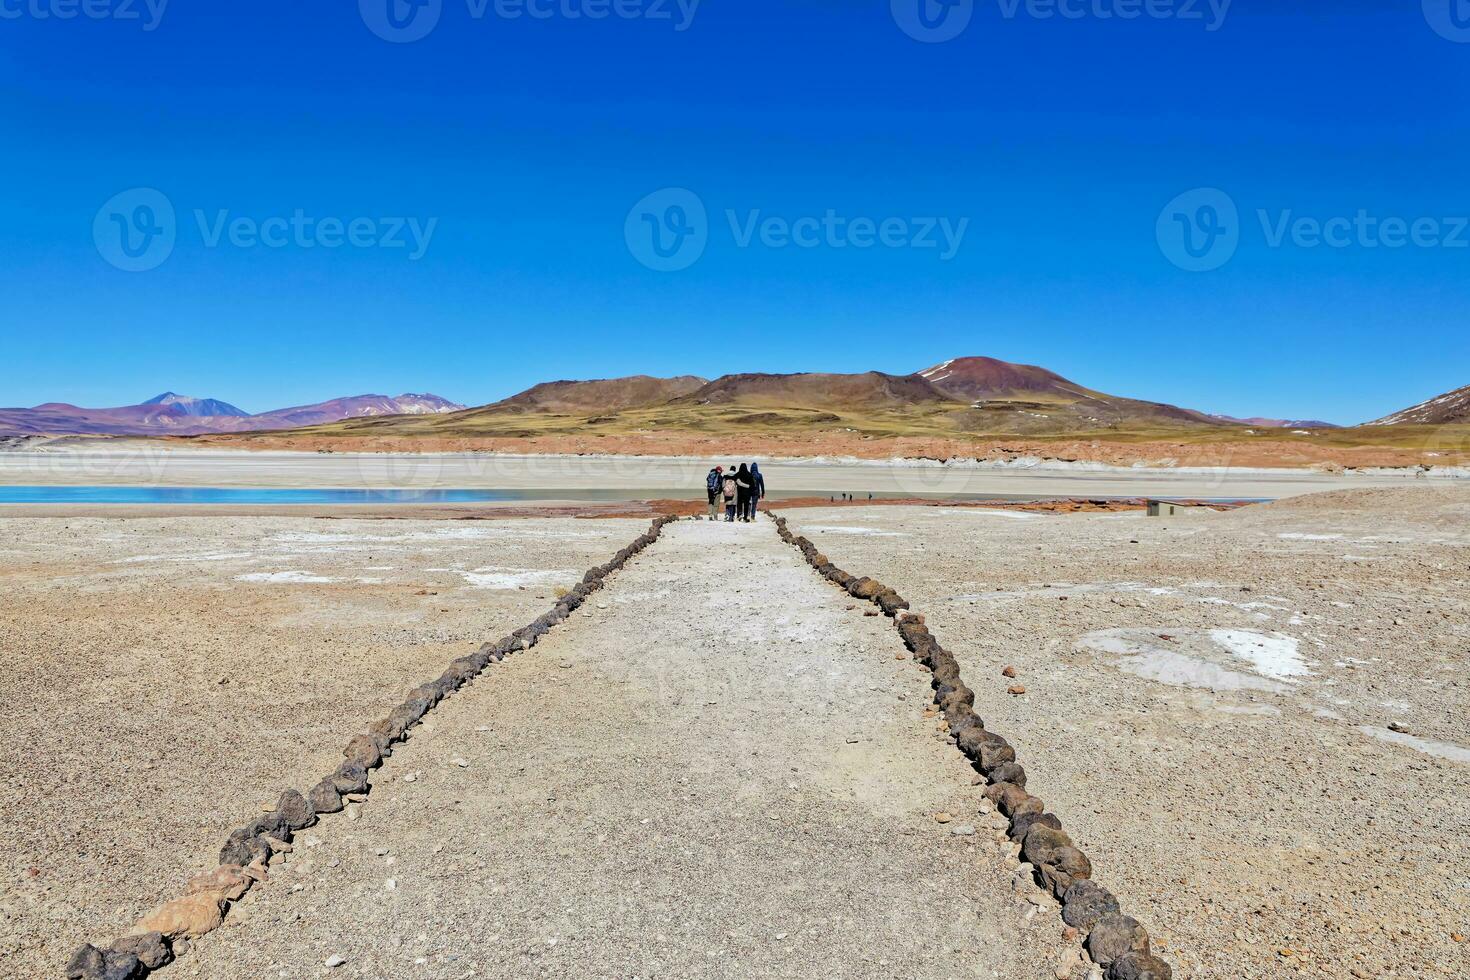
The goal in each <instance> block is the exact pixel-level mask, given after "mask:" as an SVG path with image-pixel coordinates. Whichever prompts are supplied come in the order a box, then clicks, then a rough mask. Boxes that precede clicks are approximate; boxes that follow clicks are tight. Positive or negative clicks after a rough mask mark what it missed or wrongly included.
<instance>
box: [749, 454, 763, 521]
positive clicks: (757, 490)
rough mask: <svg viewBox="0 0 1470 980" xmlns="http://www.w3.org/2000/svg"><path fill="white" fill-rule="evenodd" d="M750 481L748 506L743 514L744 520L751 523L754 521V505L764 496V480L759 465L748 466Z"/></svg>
mask: <svg viewBox="0 0 1470 980" xmlns="http://www.w3.org/2000/svg"><path fill="white" fill-rule="evenodd" d="M750 480H751V483H752V484H753V486H752V487H751V490H750V506H749V507H748V508H747V510H746V512H745V519H746V520H748V521H753V520H755V508H756V505H757V504H759V503H760V501H761V498H762V497H764V496H765V495H766V478H765V477H763V476H761V466H760V464H759V463H751V464H750Z"/></svg>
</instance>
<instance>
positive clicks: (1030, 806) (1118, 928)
mask: <svg viewBox="0 0 1470 980" xmlns="http://www.w3.org/2000/svg"><path fill="white" fill-rule="evenodd" d="M766 513H767V515H768V516H769V517H771V518H772V519H773V520H774V521H775V522H776V530H777V533H778V534H779V535H780V536H781V540H782V541H785V542H786V543H787V544H790V545H792V546H794V547H795V548H797V549H798V550H799V551H800V552H801V553H802V555H804V556H805V557H806V560H807V563H808V564H810V565H811V566H812V567H813V568H815V569H816V570H817V571H818V572H819V573H820V574H821V575H822V576H823V577H824V578H826V579H827V580H828V581H830V582H832V583H833V584H834V585H837V586H838V587H840V588H842V589H844V590H846V591H847V593H848V594H849V595H851V596H853V597H854V598H857V599H864V600H866V601H868V602H871V603H873V604H874V605H876V606H878V607H879V608H880V609H882V610H883V613H884V614H885V615H887V616H889V617H891V618H892V619H893V620H894V623H895V625H896V626H897V628H898V633H899V635H900V636H901V637H903V642H904V645H905V646H907V647H908V648H909V650H911V651H913V654H914V659H915V660H916V661H917V662H918V663H919V664H920V665H922V666H924V667H926V668H928V669H929V670H930V671H931V672H932V673H933V675H934V676H933V685H934V703H935V704H937V705H938V706H939V708H940V709H941V710H942V711H943V712H944V718H945V721H946V722H947V723H948V726H949V735H950V738H951V739H952V740H953V742H954V744H955V745H956V746H957V747H958V748H959V750H960V751H961V752H962V753H964V755H965V757H966V758H967V759H969V760H970V762H971V763H972V764H973V765H974V767H975V768H976V769H977V770H979V771H980V772H981V773H982V774H983V775H984V776H985V778H986V780H987V781H988V782H989V784H990V785H989V787H988V788H987V789H986V790H985V796H986V798H987V799H989V800H990V801H991V802H992V803H994V804H995V806H996V808H997V809H999V810H1000V812H1001V813H1002V814H1004V815H1005V816H1006V817H1008V818H1009V819H1010V829H1009V831H1008V836H1009V837H1010V839H1011V840H1012V841H1014V842H1015V843H1018V844H1020V845H1021V854H1022V856H1023V857H1024V858H1025V859H1026V860H1027V861H1029V862H1030V863H1031V864H1032V865H1033V866H1034V867H1035V869H1036V870H1035V877H1036V883H1037V884H1038V885H1040V886H1041V887H1042V888H1044V889H1046V890H1047V891H1048V892H1050V893H1051V894H1052V895H1053V896H1055V897H1056V899H1057V900H1058V901H1059V902H1061V904H1062V921H1063V922H1065V923H1066V924H1067V925H1069V926H1071V927H1073V928H1075V929H1078V930H1079V931H1081V932H1084V933H1086V934H1087V942H1086V945H1087V951H1088V954H1089V955H1090V956H1091V957H1092V960H1093V962H1094V963H1096V964H1097V965H1098V966H1099V967H1101V968H1104V969H1105V970H1106V971H1107V977H1108V980H1172V977H1173V968H1172V967H1170V966H1169V964H1168V963H1166V962H1164V961H1163V960H1162V959H1160V958H1159V957H1157V956H1154V955H1153V953H1152V951H1151V950H1150V948H1149V938H1148V931H1147V930H1146V929H1144V927H1143V926H1142V925H1140V924H1139V922H1138V921H1137V920H1136V919H1133V918H1131V917H1129V916H1126V915H1124V914H1122V912H1121V911H1120V908H1119V905H1118V900H1117V899H1116V898H1115V897H1113V894H1112V893H1111V892H1110V891H1108V890H1107V889H1106V888H1104V887H1102V886H1101V885H1099V884H1097V883H1095V882H1094V881H1093V880H1092V862H1091V861H1089V860H1088V859H1087V855H1085V854H1083V853H1082V852H1081V851H1080V850H1078V848H1077V847H1076V846H1075V845H1074V844H1073V843H1072V839H1071V838H1070V837H1068V836H1067V834H1066V832H1064V831H1063V830H1062V821H1061V819H1060V818H1059V817H1057V816H1056V815H1055V814H1053V813H1047V812H1046V809H1045V804H1043V803H1042V801H1041V800H1040V799H1039V798H1037V797H1035V796H1032V795H1030V794H1029V793H1027V792H1026V770H1025V769H1023V768H1022V767H1021V764H1020V763H1019V762H1017V761H1016V750H1015V749H1014V748H1012V747H1011V743H1009V742H1007V741H1006V740H1005V739H1004V738H1002V737H1000V736H999V735H997V734H995V733H994V732H991V731H987V730H986V728H985V722H984V721H982V720H981V718H980V717H979V716H978V715H976V714H975V692H974V691H972V690H970V688H969V687H967V686H966V685H965V682H964V681H963V680H962V679H961V678H960V668H959V663H958V662H957V661H956V660H955V658H954V655H953V654H951V653H950V652H949V651H948V650H946V649H944V648H943V647H942V646H940V645H939V642H938V641H937V640H935V639H934V636H933V635H932V634H931V633H930V632H929V628H928V627H927V626H925V625H924V617H923V616H921V615H918V614H916V613H913V612H911V611H909V604H908V602H907V601H906V600H905V599H904V598H903V597H902V596H901V595H899V594H898V593H897V592H895V591H894V590H893V589H891V588H889V587H888V586H885V585H884V584H883V583H881V582H878V581H875V580H874V579H871V578H866V577H863V578H858V577H856V576H854V575H851V574H849V573H847V572H845V571H843V570H842V569H840V568H838V567H837V566H836V565H833V564H832V562H831V561H829V560H828V558H827V556H826V555H824V554H822V553H821V551H820V550H819V549H818V548H817V546H816V545H815V544H813V543H812V542H811V541H810V540H808V539H807V538H804V537H802V536H800V535H795V534H792V533H791V531H790V530H789V529H788V528H787V526H786V518H784V517H780V516H778V515H777V514H775V513H774V512H771V511H767V512H766Z"/></svg>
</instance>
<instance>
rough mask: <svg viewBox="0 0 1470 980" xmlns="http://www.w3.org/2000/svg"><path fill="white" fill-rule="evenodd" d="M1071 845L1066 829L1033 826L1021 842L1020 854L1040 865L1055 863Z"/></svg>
mask: <svg viewBox="0 0 1470 980" xmlns="http://www.w3.org/2000/svg"><path fill="white" fill-rule="evenodd" d="M1071 847H1072V838H1070V837H1068V836H1067V834H1066V831H1062V830H1057V829H1055V828H1053V827H1046V826H1033V827H1032V828H1031V829H1030V830H1029V831H1027V833H1026V839H1025V840H1024V841H1023V842H1022V843H1021V856H1022V857H1024V858H1025V859H1026V860H1027V861H1030V862H1031V863H1032V864H1034V865H1036V866H1037V867H1040V866H1041V865H1043V864H1056V863H1057V862H1058V861H1059V860H1060V859H1061V857H1062V855H1063V852H1065V851H1066V850H1067V849H1069V848H1071Z"/></svg>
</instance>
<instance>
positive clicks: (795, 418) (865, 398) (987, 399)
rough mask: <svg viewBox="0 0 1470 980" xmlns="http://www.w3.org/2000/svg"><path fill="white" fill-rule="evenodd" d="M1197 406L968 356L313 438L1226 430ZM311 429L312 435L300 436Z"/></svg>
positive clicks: (508, 402)
mask: <svg viewBox="0 0 1470 980" xmlns="http://www.w3.org/2000/svg"><path fill="white" fill-rule="evenodd" d="M1223 428H1225V424H1224V423H1222V422H1219V421H1217V420H1214V419H1211V418H1209V417H1207V416H1205V415H1202V414H1200V413H1199V412H1192V411H1189V410H1187V409H1182V408H1177V407H1175V406H1173V405H1163V404H1159V403H1155V402H1145V401H1138V400H1136V399H1130V398H1119V397H1117V396H1114V395H1107V394H1103V393H1102V392H1097V391H1093V390H1092V389H1090V388H1085V387H1083V386H1082V385H1079V384H1077V383H1075V382H1073V381H1069V380H1067V379H1066V378H1063V377H1062V376H1061V375H1058V374H1056V373H1054V372H1052V371H1047V370H1046V369H1044V368H1039V367H1034V366H1031V365H1025V364H1009V363H1007V362H1005V361H998V360H995V359H994V358H986V357H965V358H956V359H954V360H950V361H946V362H945V363H944V364H941V365H938V366H936V367H933V368H930V369H929V370H927V371H921V372H919V373H917V374H902V375H900V374H886V373H884V372H881V371H866V372H863V373H860V374H805V373H803V374H728V375H725V376H724V377H721V378H717V379H716V380H714V381H709V382H706V381H703V380H702V379H699V378H690V377H680V378H667V379H659V378H650V377H646V376H638V377H633V378H615V379H605V380H599V381H556V382H550V383H548V384H541V385H537V386H536V387H534V388H531V389H528V390H527V391H524V392H521V393H520V394H518V395H513V396H511V397H510V398H507V399H504V400H503V401H499V402H496V403H494V404H492V405H486V406H484V407H481V408H472V409H468V410H466V411H462V412H455V413H453V414H447V415H438V416H433V417H426V418H414V419H409V418H402V419H392V420H381V421H380V420H374V419H354V420H349V421H346V422H341V423H336V424H333V425H328V426H324V427H321V428H319V429H316V430H313V431H312V432H311V433H309V434H310V435H312V436H318V435H321V436H332V435H337V436H342V435H351V436H364V437H371V438H378V437H384V438H390V437H396V436H434V437H440V438H447V439H458V440H475V439H484V438H532V437H541V436H561V435H566V436H574V437H579V438H598V437H602V436H621V435H637V436H639V437H640V438H643V437H648V436H652V435H657V434H660V433H668V434H673V433H685V434H688V435H701V436H722V435H732V434H737V433H738V434H742V435H750V436H777V437H779V436H783V435H794V436H798V437H802V438H807V437H810V436H813V435H817V434H820V433H833V434H840V435H842V436H843V437H844V438H847V437H852V438H868V437H871V438H895V437H922V438H961V439H966V438H973V437H975V436H978V435H982V434H996V435H1035V436H1073V435H1084V436H1090V435H1092V434H1102V433H1106V432H1110V431H1112V432H1125V433H1131V434H1140V433H1142V434H1151V433H1158V432H1179V431H1182V430H1185V429H1192V430H1205V431H1208V430H1212V429H1223ZM302 434H303V435H306V434H308V433H302Z"/></svg>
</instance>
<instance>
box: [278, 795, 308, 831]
mask: <svg viewBox="0 0 1470 980" xmlns="http://www.w3.org/2000/svg"><path fill="white" fill-rule="evenodd" d="M276 812H277V813H279V814H281V817H282V818H283V819H284V820H285V822H286V826H288V827H290V828H291V829H292V830H301V829H302V828H304V827H310V826H311V825H312V824H314V823H316V811H315V810H313V809H312V808H311V803H309V802H308V801H307V799H306V797H304V796H302V795H301V794H300V793H298V792H297V791H296V790H294V789H288V790H286V792H284V793H282V794H281V799H280V802H279V803H277V804H276Z"/></svg>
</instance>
